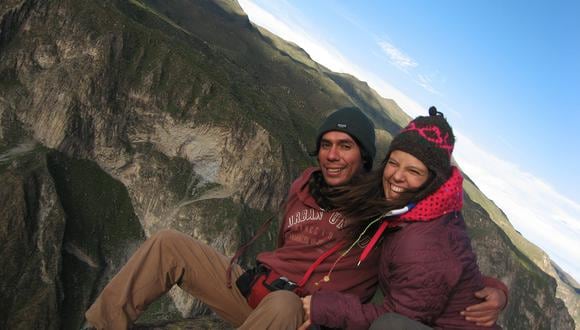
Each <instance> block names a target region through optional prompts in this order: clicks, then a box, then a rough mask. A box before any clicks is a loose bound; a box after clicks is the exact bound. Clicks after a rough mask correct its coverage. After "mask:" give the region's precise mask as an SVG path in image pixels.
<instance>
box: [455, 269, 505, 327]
mask: <svg viewBox="0 0 580 330" xmlns="http://www.w3.org/2000/svg"><path fill="white" fill-rule="evenodd" d="M483 282H484V284H485V286H486V287H485V288H483V289H482V290H480V291H477V292H476V293H475V296H476V297H477V298H479V299H482V300H483V302H481V303H479V304H477V305H472V306H469V307H467V308H466V309H465V310H464V311H462V312H461V315H463V316H464V317H465V319H466V320H467V321H470V322H475V324H476V325H479V326H485V327H491V326H493V325H494V324H495V323H496V322H497V319H498V318H499V314H500V312H501V311H502V310H503V309H504V308H505V307H506V306H507V302H508V293H509V290H508V287H507V286H506V285H505V284H504V283H503V282H501V281H500V280H498V279H495V278H493V277H484V279H483Z"/></svg>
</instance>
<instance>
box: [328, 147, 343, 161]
mask: <svg viewBox="0 0 580 330" xmlns="http://www.w3.org/2000/svg"><path fill="white" fill-rule="evenodd" d="M328 159H329V160H339V159H340V154H339V153H338V148H337V147H336V146H332V147H330V149H329V150H328Z"/></svg>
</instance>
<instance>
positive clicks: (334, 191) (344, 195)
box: [309, 155, 436, 238]
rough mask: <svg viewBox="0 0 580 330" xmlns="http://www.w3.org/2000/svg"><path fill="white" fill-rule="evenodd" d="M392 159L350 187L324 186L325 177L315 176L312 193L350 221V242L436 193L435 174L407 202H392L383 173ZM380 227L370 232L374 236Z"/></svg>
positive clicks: (360, 176) (345, 232)
mask: <svg viewBox="0 0 580 330" xmlns="http://www.w3.org/2000/svg"><path fill="white" fill-rule="evenodd" d="M388 157H389V155H387V158H385V160H384V161H383V162H382V164H381V166H380V167H379V169H378V170H374V171H371V172H365V173H361V174H358V175H355V176H354V177H353V178H352V180H351V182H350V183H349V184H348V185H345V186H340V187H331V186H328V185H327V184H326V183H325V182H324V178H323V177H322V173H320V172H315V173H317V174H318V178H316V176H315V175H314V176H313V178H311V180H310V183H309V184H310V192H311V194H312V196H313V197H314V199H315V200H316V202H317V203H318V205H319V206H320V207H322V208H324V209H327V210H329V209H334V210H337V211H340V212H341V213H342V215H343V216H345V217H346V219H348V220H347V224H346V226H345V227H344V230H343V231H342V233H341V234H342V235H343V236H344V237H346V238H356V237H357V236H358V235H359V234H360V233H361V232H362V231H363V230H364V228H365V227H366V226H367V225H368V224H369V222H370V221H372V220H374V219H376V218H378V217H380V216H382V215H384V214H385V213H387V212H388V211H390V210H394V209H400V208H402V207H404V206H406V205H407V204H408V203H416V202H418V201H420V200H421V199H423V198H425V197H426V196H427V195H429V194H431V193H433V191H434V189H435V188H436V187H433V186H432V185H431V183H433V173H431V172H430V173H429V174H430V175H429V179H428V180H427V182H425V184H424V185H423V186H422V187H421V188H419V190H418V191H417V192H415V193H413V194H412V195H410V196H408V197H407V198H405V199H402V200H397V201H388V200H386V198H385V191H384V189H383V184H382V182H383V172H384V169H385V166H386V164H387V161H388ZM379 224H380V222H377V225H375V226H373V227H371V228H370V231H369V230H367V232H370V233H372V232H373V231H374V229H376V227H377V226H378V225H379Z"/></svg>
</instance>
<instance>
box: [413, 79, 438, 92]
mask: <svg viewBox="0 0 580 330" xmlns="http://www.w3.org/2000/svg"><path fill="white" fill-rule="evenodd" d="M417 79H418V81H417V83H418V84H419V85H420V86H421V87H423V88H425V90H427V91H428V92H429V93H431V94H436V95H440V93H439V91H437V90H436V89H435V88H434V87H433V82H432V80H433V79H432V78H431V77H430V76H427V75H424V74H418V75H417Z"/></svg>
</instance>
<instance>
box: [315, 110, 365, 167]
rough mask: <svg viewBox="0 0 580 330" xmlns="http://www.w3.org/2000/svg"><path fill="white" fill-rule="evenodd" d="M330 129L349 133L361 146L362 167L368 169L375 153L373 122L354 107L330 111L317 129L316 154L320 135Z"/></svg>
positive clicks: (318, 148)
mask: <svg viewBox="0 0 580 330" xmlns="http://www.w3.org/2000/svg"><path fill="white" fill-rule="evenodd" d="M330 131H341V132H344V133H347V134H348V135H350V136H351V137H352V138H353V139H354V140H355V141H356V143H357V144H358V146H359V147H360V148H361V155H362V158H363V160H364V168H365V169H366V170H367V171H370V170H371V169H372V167H373V160H374V158H375V154H376V147H375V127H374V125H373V122H372V121H371V120H370V119H369V118H368V117H367V116H366V115H365V114H363V113H362V111H360V110H359V109H358V108H355V107H346V108H341V109H338V110H336V111H335V112H333V113H331V114H330V115H329V116H328V117H327V118H326V120H325V121H324V123H322V125H321V126H320V128H319V129H318V136H317V138H316V154H318V151H319V150H320V140H321V139H322V135H324V133H326V132H330Z"/></svg>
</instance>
